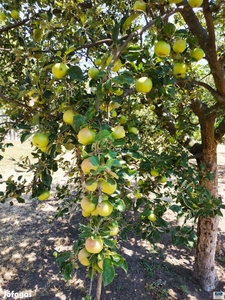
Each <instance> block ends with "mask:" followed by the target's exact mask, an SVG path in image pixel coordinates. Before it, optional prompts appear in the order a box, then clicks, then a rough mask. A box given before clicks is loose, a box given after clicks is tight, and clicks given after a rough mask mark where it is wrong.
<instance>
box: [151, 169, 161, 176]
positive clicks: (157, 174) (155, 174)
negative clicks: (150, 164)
mask: <svg viewBox="0 0 225 300" xmlns="http://www.w3.org/2000/svg"><path fill="white" fill-rule="evenodd" d="M150 173H151V175H152V176H153V177H157V176H159V172H158V170H156V169H152V170H151V171H150Z"/></svg>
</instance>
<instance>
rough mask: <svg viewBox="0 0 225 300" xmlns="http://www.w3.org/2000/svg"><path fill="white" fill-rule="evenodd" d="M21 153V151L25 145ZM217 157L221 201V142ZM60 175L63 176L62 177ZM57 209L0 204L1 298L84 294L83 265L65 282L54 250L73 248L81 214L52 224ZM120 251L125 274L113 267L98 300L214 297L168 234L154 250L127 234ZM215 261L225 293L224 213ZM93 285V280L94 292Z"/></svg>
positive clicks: (69, 298) (224, 184)
mask: <svg viewBox="0 0 225 300" xmlns="http://www.w3.org/2000/svg"><path fill="white" fill-rule="evenodd" d="M20 150H21V149H20ZM21 151H22V152H23V154H24V152H26V149H22V150H21ZM9 158H10V157H7V156H6V157H5V158H4V159H8V161H7V163H8V167H7V168H5V165H4V164H3V163H1V162H0V168H1V172H0V173H2V172H3V173H4V172H5V173H8V174H10V172H11V171H13V165H12V161H10V160H9ZM218 159H219V160H218V162H219V178H220V188H219V192H220V194H221V195H222V197H223V201H225V200H224V199H225V146H219V151H218ZM15 174H16V173H15ZM17 175H18V174H17ZM58 179H59V180H63V179H62V177H61V176H60V175H59V176H58ZM57 207H58V201H57V200H56V199H50V200H47V201H45V202H39V201H37V200H36V199H27V202H26V203H25V204H18V203H17V202H16V201H15V202H14V206H12V207H10V206H9V204H1V205H0V299H2V298H3V297H4V295H5V293H6V292H7V291H10V292H12V291H14V292H17V293H19V292H20V293H21V292H23V293H30V294H31V297H30V298H31V299H38V300H42V299H43V300H44V299H47V300H81V299H82V297H85V295H86V294H87V293H88V289H89V284H90V280H89V278H87V277H86V276H85V273H86V270H85V267H80V268H79V269H78V270H77V271H76V272H75V274H74V276H73V278H72V280H70V281H69V282H68V283H66V281H65V280H64V279H63V278H62V276H61V275H60V274H59V268H58V265H57V264H56V262H55V258H54V257H53V252H54V251H64V250H70V249H71V247H72V245H73V243H74V241H75V240H76V237H77V235H78V226H77V225H78V224H79V222H80V221H82V217H81V216H80V212H76V211H74V214H73V216H72V217H70V218H69V216H67V217H65V218H63V219H57V220H54V221H53V222H50V220H51V216H52V215H53V214H54V212H55V211H56V209H57ZM168 218H169V220H170V221H171V224H172V223H174V222H175V219H174V216H173V215H172V214H171V215H168ZM120 253H121V254H122V255H123V256H124V257H125V258H126V260H127V263H128V268H129V269H128V274H125V273H124V271H123V270H120V269H117V270H116V277H115V280H114V281H113V283H111V284H110V285H108V286H107V287H105V288H103V290H102V300H139V299H140V300H141V299H148V300H172V299H174V300H175V299H177V300H178V299H183V300H211V299H213V293H212V292H210V293H207V292H204V291H203V290H201V289H200V287H199V285H198V283H197V282H196V281H195V280H194V279H193V277H192V267H193V261H194V251H193V250H190V249H187V248H185V247H174V246H171V241H170V237H169V236H168V235H165V236H163V238H162V240H161V242H160V243H158V244H157V245H156V247H155V248H154V247H153V245H151V244H150V243H148V242H146V241H143V240H141V239H139V238H138V237H134V236H130V238H129V240H128V241H122V240H121V241H120ZM216 265H217V271H218V275H219V279H220V282H219V284H218V287H217V291H224V292H225V222H224V217H223V218H221V220H220V226H219V236H218V247H217V253H216ZM95 286H96V281H94V286H93V296H94V294H95ZM93 298H94V297H93ZM6 299H18V298H15V297H14V298H13V297H8V298H6ZM20 299H27V298H26V297H24V298H20Z"/></svg>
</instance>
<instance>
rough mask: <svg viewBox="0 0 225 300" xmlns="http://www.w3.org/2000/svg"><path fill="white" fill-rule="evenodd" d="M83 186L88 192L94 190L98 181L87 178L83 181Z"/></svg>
mask: <svg viewBox="0 0 225 300" xmlns="http://www.w3.org/2000/svg"><path fill="white" fill-rule="evenodd" d="M85 187H86V189H87V190H88V191H89V192H94V191H95V190H96V189H97V187H98V182H97V181H93V180H92V179H91V180H87V181H86V183H85Z"/></svg>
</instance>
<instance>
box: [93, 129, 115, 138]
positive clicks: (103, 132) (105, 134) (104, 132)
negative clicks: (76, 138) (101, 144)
mask: <svg viewBox="0 0 225 300" xmlns="http://www.w3.org/2000/svg"><path fill="white" fill-rule="evenodd" d="M110 134H111V133H110V132H109V131H108V130H106V129H103V130H100V131H99V132H98V133H97V134H96V137H95V140H96V141H102V140H104V139H106V138H107V137H108V136H110Z"/></svg>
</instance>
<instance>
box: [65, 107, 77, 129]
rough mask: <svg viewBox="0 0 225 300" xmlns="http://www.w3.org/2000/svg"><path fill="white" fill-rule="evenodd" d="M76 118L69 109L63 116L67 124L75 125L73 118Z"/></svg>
mask: <svg viewBox="0 0 225 300" xmlns="http://www.w3.org/2000/svg"><path fill="white" fill-rule="evenodd" d="M74 116H75V114H74V112H73V110H72V109H68V110H66V111H65V112H64V114H63V121H64V122H65V123H66V124H69V125H73V117H74Z"/></svg>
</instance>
